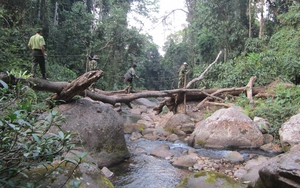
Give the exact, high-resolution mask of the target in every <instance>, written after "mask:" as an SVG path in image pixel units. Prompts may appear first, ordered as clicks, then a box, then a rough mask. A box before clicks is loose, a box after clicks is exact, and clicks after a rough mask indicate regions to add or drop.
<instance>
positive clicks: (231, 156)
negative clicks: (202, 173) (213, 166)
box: [223, 151, 244, 164]
mask: <svg viewBox="0 0 300 188" xmlns="http://www.w3.org/2000/svg"><path fill="white" fill-rule="evenodd" d="M223 160H224V161H225V162H229V163H233V164H238V163H242V162H244V157H243V156H242V155H241V154H240V153H239V152H237V151H232V152H230V153H227V154H226V155H224V156H223Z"/></svg>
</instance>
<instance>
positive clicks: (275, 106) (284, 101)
mask: <svg viewBox="0 0 300 188" xmlns="http://www.w3.org/2000/svg"><path fill="white" fill-rule="evenodd" d="M268 92H270V93H273V94H274V95H273V97H269V98H266V99H261V98H254V101H255V102H254V106H253V105H251V104H250V103H249V102H250V101H249V99H248V98H247V97H246V96H245V95H244V94H241V95H240V96H239V97H237V98H236V100H235V105H237V106H241V107H243V108H244V110H243V112H244V113H245V114H246V115H248V116H249V117H251V118H252V119H253V118H254V117H262V118H264V119H266V120H267V121H268V122H269V124H270V125H269V129H268V133H269V134H271V135H273V136H274V140H275V142H278V140H279V134H278V131H279V129H280V127H281V125H282V124H283V123H284V122H286V121H287V120H288V119H289V118H290V117H291V116H293V115H296V114H297V113H298V110H299V104H300V86H286V85H284V84H279V85H277V86H276V87H275V88H272V89H271V90H268Z"/></svg>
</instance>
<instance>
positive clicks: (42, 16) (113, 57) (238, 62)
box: [0, 0, 300, 185]
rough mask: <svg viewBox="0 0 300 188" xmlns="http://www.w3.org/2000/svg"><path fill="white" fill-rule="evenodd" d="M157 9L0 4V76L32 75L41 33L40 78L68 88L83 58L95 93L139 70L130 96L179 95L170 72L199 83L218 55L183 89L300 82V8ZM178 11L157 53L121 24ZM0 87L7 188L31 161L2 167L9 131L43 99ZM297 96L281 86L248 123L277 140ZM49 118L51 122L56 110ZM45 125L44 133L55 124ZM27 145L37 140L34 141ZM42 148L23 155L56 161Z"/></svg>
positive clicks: (293, 4) (136, 2)
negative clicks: (184, 71) (91, 67)
mask: <svg viewBox="0 0 300 188" xmlns="http://www.w3.org/2000/svg"><path fill="white" fill-rule="evenodd" d="M158 1H159V0H0V25H1V27H0V38H1V39H0V49H1V52H0V63H1V66H0V72H1V73H6V74H8V75H14V76H16V77H22V78H25V79H26V78H29V77H30V76H32V75H31V66H32V54H31V51H30V49H29V48H28V46H27V44H28V41H29V39H30V37H31V36H32V35H34V34H35V33H36V31H37V29H40V28H41V29H42V30H43V36H44V39H45V42H46V45H45V48H46V52H47V54H48V56H47V57H46V71H47V77H48V78H49V80H50V81H53V82H71V81H73V80H74V79H76V78H78V77H79V76H81V75H83V74H85V73H86V72H87V62H88V57H87V56H93V55H97V56H98V58H99V60H98V67H99V69H100V70H101V71H103V76H102V77H101V78H100V79H99V80H98V81H97V82H96V83H95V87H96V88H97V89H99V90H103V91H117V90H122V89H124V87H125V86H126V83H124V76H123V75H124V74H125V72H126V70H127V69H129V68H130V67H131V66H132V64H136V65H137V69H136V74H137V75H139V77H140V79H138V80H135V81H134V89H135V90H169V89H174V88H177V82H178V69H179V67H180V66H181V65H182V63H183V62H187V63H188V67H189V74H188V75H187V81H188V82H189V81H191V80H192V79H193V78H197V77H199V76H200V75H201V74H202V73H203V71H204V70H205V69H206V68H207V67H208V66H209V65H210V64H211V63H212V62H213V61H214V60H215V59H216V57H217V55H218V54H219V52H220V51H222V55H221V57H220V58H219V59H218V62H217V63H215V64H214V65H213V66H212V67H211V69H210V70H209V71H207V73H206V74H205V75H204V78H203V80H201V82H195V83H193V84H192V85H191V87H190V88H191V89H200V88H204V87H205V88H207V89H214V88H231V87H244V86H245V85H247V83H248V81H249V79H250V78H251V77H253V76H256V78H257V79H256V81H255V82H254V86H266V85H268V84H269V83H271V82H273V81H274V80H280V81H283V82H287V83H291V84H295V85H297V84H299V83H300V58H299V54H300V50H299V49H300V43H299V41H300V32H299V26H300V1H299V0H285V1H282V0H244V1H241V0H218V1H216V0H211V1H206V0H185V6H186V8H185V9H177V10H174V11H172V12H170V13H169V14H166V15H165V16H164V17H162V18H157V17H155V16H154V15H155V13H157V12H158V10H159V9H158V8H159V7H158ZM160 1H163V0H160ZM176 11H184V12H185V13H186V17H187V19H186V21H187V26H186V27H185V28H184V29H183V30H180V31H178V32H176V33H172V34H170V35H169V36H168V37H167V41H166V42H165V44H164V46H163V49H162V50H163V51H164V54H163V55H162V54H160V53H159V46H158V45H157V44H155V43H154V42H153V37H152V36H150V35H149V34H142V33H141V32H140V31H141V28H139V27H130V26H129V24H128V23H129V20H128V15H129V14H133V13H134V15H137V17H134V19H135V21H136V22H138V23H141V24H142V23H143V21H142V20H143V19H149V20H151V21H153V23H155V22H156V23H157V22H162V23H165V24H167V23H168V21H170V19H171V18H170V17H171V16H172V14H173V13H174V12H176ZM38 70H39V69H38ZM38 72H39V71H38ZM37 77H41V75H38V76H37ZM0 85H1V96H0V97H1V98H0V109H1V111H2V112H1V115H2V119H1V121H0V127H1V130H0V137H1V141H0V143H1V153H2V154H1V155H0V162H1V165H0V172H1V173H0V174H2V175H3V174H5V176H0V180H1V182H2V183H3V182H4V184H6V185H13V184H12V182H10V181H9V180H10V178H11V177H14V176H15V175H16V174H18V173H19V172H20V169H26V168H28V166H32V161H26V162H24V163H23V164H22V166H20V165H21V164H16V167H15V168H14V169H9V168H4V167H3V166H2V165H4V164H6V163H8V162H7V161H6V160H9V161H10V159H7V158H5V157H4V156H5V155H8V154H12V153H11V151H10V148H12V147H14V146H15V145H14V144H16V142H12V140H14V138H15V137H16V135H22V134H20V131H22V130H20V129H17V128H16V127H17V125H19V124H20V121H19V120H20V119H22V122H26V124H27V125H33V124H35V123H36V122H37V121H38V120H36V119H35V118H30V117H31V115H32V114H31V113H30V112H31V111H32V110H33V109H34V110H35V111H36V112H40V111H42V110H43V109H42V108H43V107H42V105H41V103H42V102H43V101H44V100H45V98H47V97H48V96H49V93H44V92H35V91H33V90H31V89H30V88H28V87H24V86H20V85H17V86H13V87H9V86H8V85H7V83H5V82H4V81H2V80H0ZM20 88H22V90H23V92H21V91H20ZM279 89H280V88H279ZM24 90H26V91H27V92H26V94H24ZM299 91H300V88H299V87H297V88H296V90H285V89H282V88H281V90H280V92H279V94H278V93H277V95H276V96H275V98H273V101H272V105H273V106H268V105H267V104H266V102H261V101H260V102H258V104H257V106H260V107H261V108H259V109H257V110H256V111H251V110H250V109H247V108H245V109H246V111H247V110H248V115H250V116H251V115H252V116H253V114H255V113H260V115H261V116H263V117H269V119H268V120H269V121H271V123H273V126H274V127H273V130H271V133H272V134H273V135H275V137H276V135H277V131H278V128H279V125H280V124H281V123H282V122H283V121H284V120H286V119H287V117H290V116H291V115H293V114H295V113H296V111H297V110H298V107H296V106H297V105H299V103H300V95H299ZM22 94H23V95H22ZM240 99H241V100H240V101H239V105H241V106H244V107H245V106H247V104H248V102H249V101H247V99H246V98H243V96H241V98H240ZM269 102H270V101H269ZM12 104H14V105H12ZM270 104H271V102H270ZM21 111H22V112H21ZM24 114H27V115H24ZM28 114H29V115H28ZM51 115H52V116H53V118H54V119H55V118H58V117H57V114H56V113H55V112H53V113H52V114H51ZM278 118H280V119H278ZM50 119H51V118H49V122H48V125H50V124H51V125H53V124H55V123H54V122H53V121H52V119H51V121H50ZM47 120H48V119H47ZM46 124H47V123H46ZM46 124H45V126H46ZM6 126H7V127H8V129H7V127H6ZM11 129H13V130H14V131H12V130H11ZM272 131H273V132H272ZM24 132H25V131H24ZM24 132H22V133H24ZM35 136H36V135H35ZM277 136H278V135H277ZM41 137H42V136H41ZM60 137H61V138H60V139H59V137H57V138H56V139H54V138H53V139H54V140H52V141H51V142H54V141H58V142H59V143H63V145H61V146H62V147H65V146H70V145H68V138H69V133H68V134H64V135H63V136H61V135H60ZM31 139H32V140H33V141H34V140H35V141H36V137H35V138H34V139H33V138H31ZM23 141H24V140H23ZM61 141H63V142H61ZM44 142H47V141H44ZM20 143H21V142H20ZM12 144H13V145H12ZM22 144H23V145H24V143H22ZM35 144H37V145H38V144H39V142H38V143H37V142H34V144H32V142H28V147H29V146H30V145H32V146H31V147H32V148H34V147H35ZM39 147H41V146H39ZM43 147H45V148H43ZM43 147H42V148H43V150H39V151H37V150H32V151H31V150H30V152H33V153H34V155H35V156H39V155H44V154H45V152H46V153H47V156H49V153H50V154H51V156H52V154H53V153H55V154H57V152H53V151H54V150H55V148H48V147H47V144H43ZM30 152H28V153H25V154H24V151H20V152H15V153H13V154H12V155H11V156H12V158H18V157H20V158H22V157H24V156H25V157H26V155H31V154H30ZM41 158H42V157H41ZM43 159H44V158H43ZM47 160H48V162H49V161H51V160H53V159H48V158H47ZM10 162H11V164H14V163H13V162H12V161H10ZM4 166H5V165H4ZM4 172H5V173H4ZM7 177H8V178H7ZM0 185H1V184H0Z"/></svg>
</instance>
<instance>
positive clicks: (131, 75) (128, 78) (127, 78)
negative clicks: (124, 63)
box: [124, 64, 139, 93]
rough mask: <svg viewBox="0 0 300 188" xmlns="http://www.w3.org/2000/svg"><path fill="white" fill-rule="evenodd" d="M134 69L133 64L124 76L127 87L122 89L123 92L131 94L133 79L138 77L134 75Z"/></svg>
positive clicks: (134, 65)
mask: <svg viewBox="0 0 300 188" xmlns="http://www.w3.org/2000/svg"><path fill="white" fill-rule="evenodd" d="M135 69H136V64H133V65H132V67H131V68H130V69H128V71H127V72H126V74H124V82H128V86H127V87H126V88H125V89H124V91H125V92H127V93H131V91H132V88H133V84H132V81H133V78H134V77H135V78H138V79H139V77H138V76H137V75H136V74H135Z"/></svg>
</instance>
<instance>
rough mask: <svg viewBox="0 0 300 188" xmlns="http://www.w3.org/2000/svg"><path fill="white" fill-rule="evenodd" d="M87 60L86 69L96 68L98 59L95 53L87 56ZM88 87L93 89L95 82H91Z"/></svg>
mask: <svg viewBox="0 0 300 188" xmlns="http://www.w3.org/2000/svg"><path fill="white" fill-rule="evenodd" d="M88 58H89V62H88V70H87V71H93V70H98V63H97V60H98V59H99V58H98V56H97V55H94V56H93V57H91V56H88ZM90 89H91V90H92V91H95V83H92V84H91V86H90Z"/></svg>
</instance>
